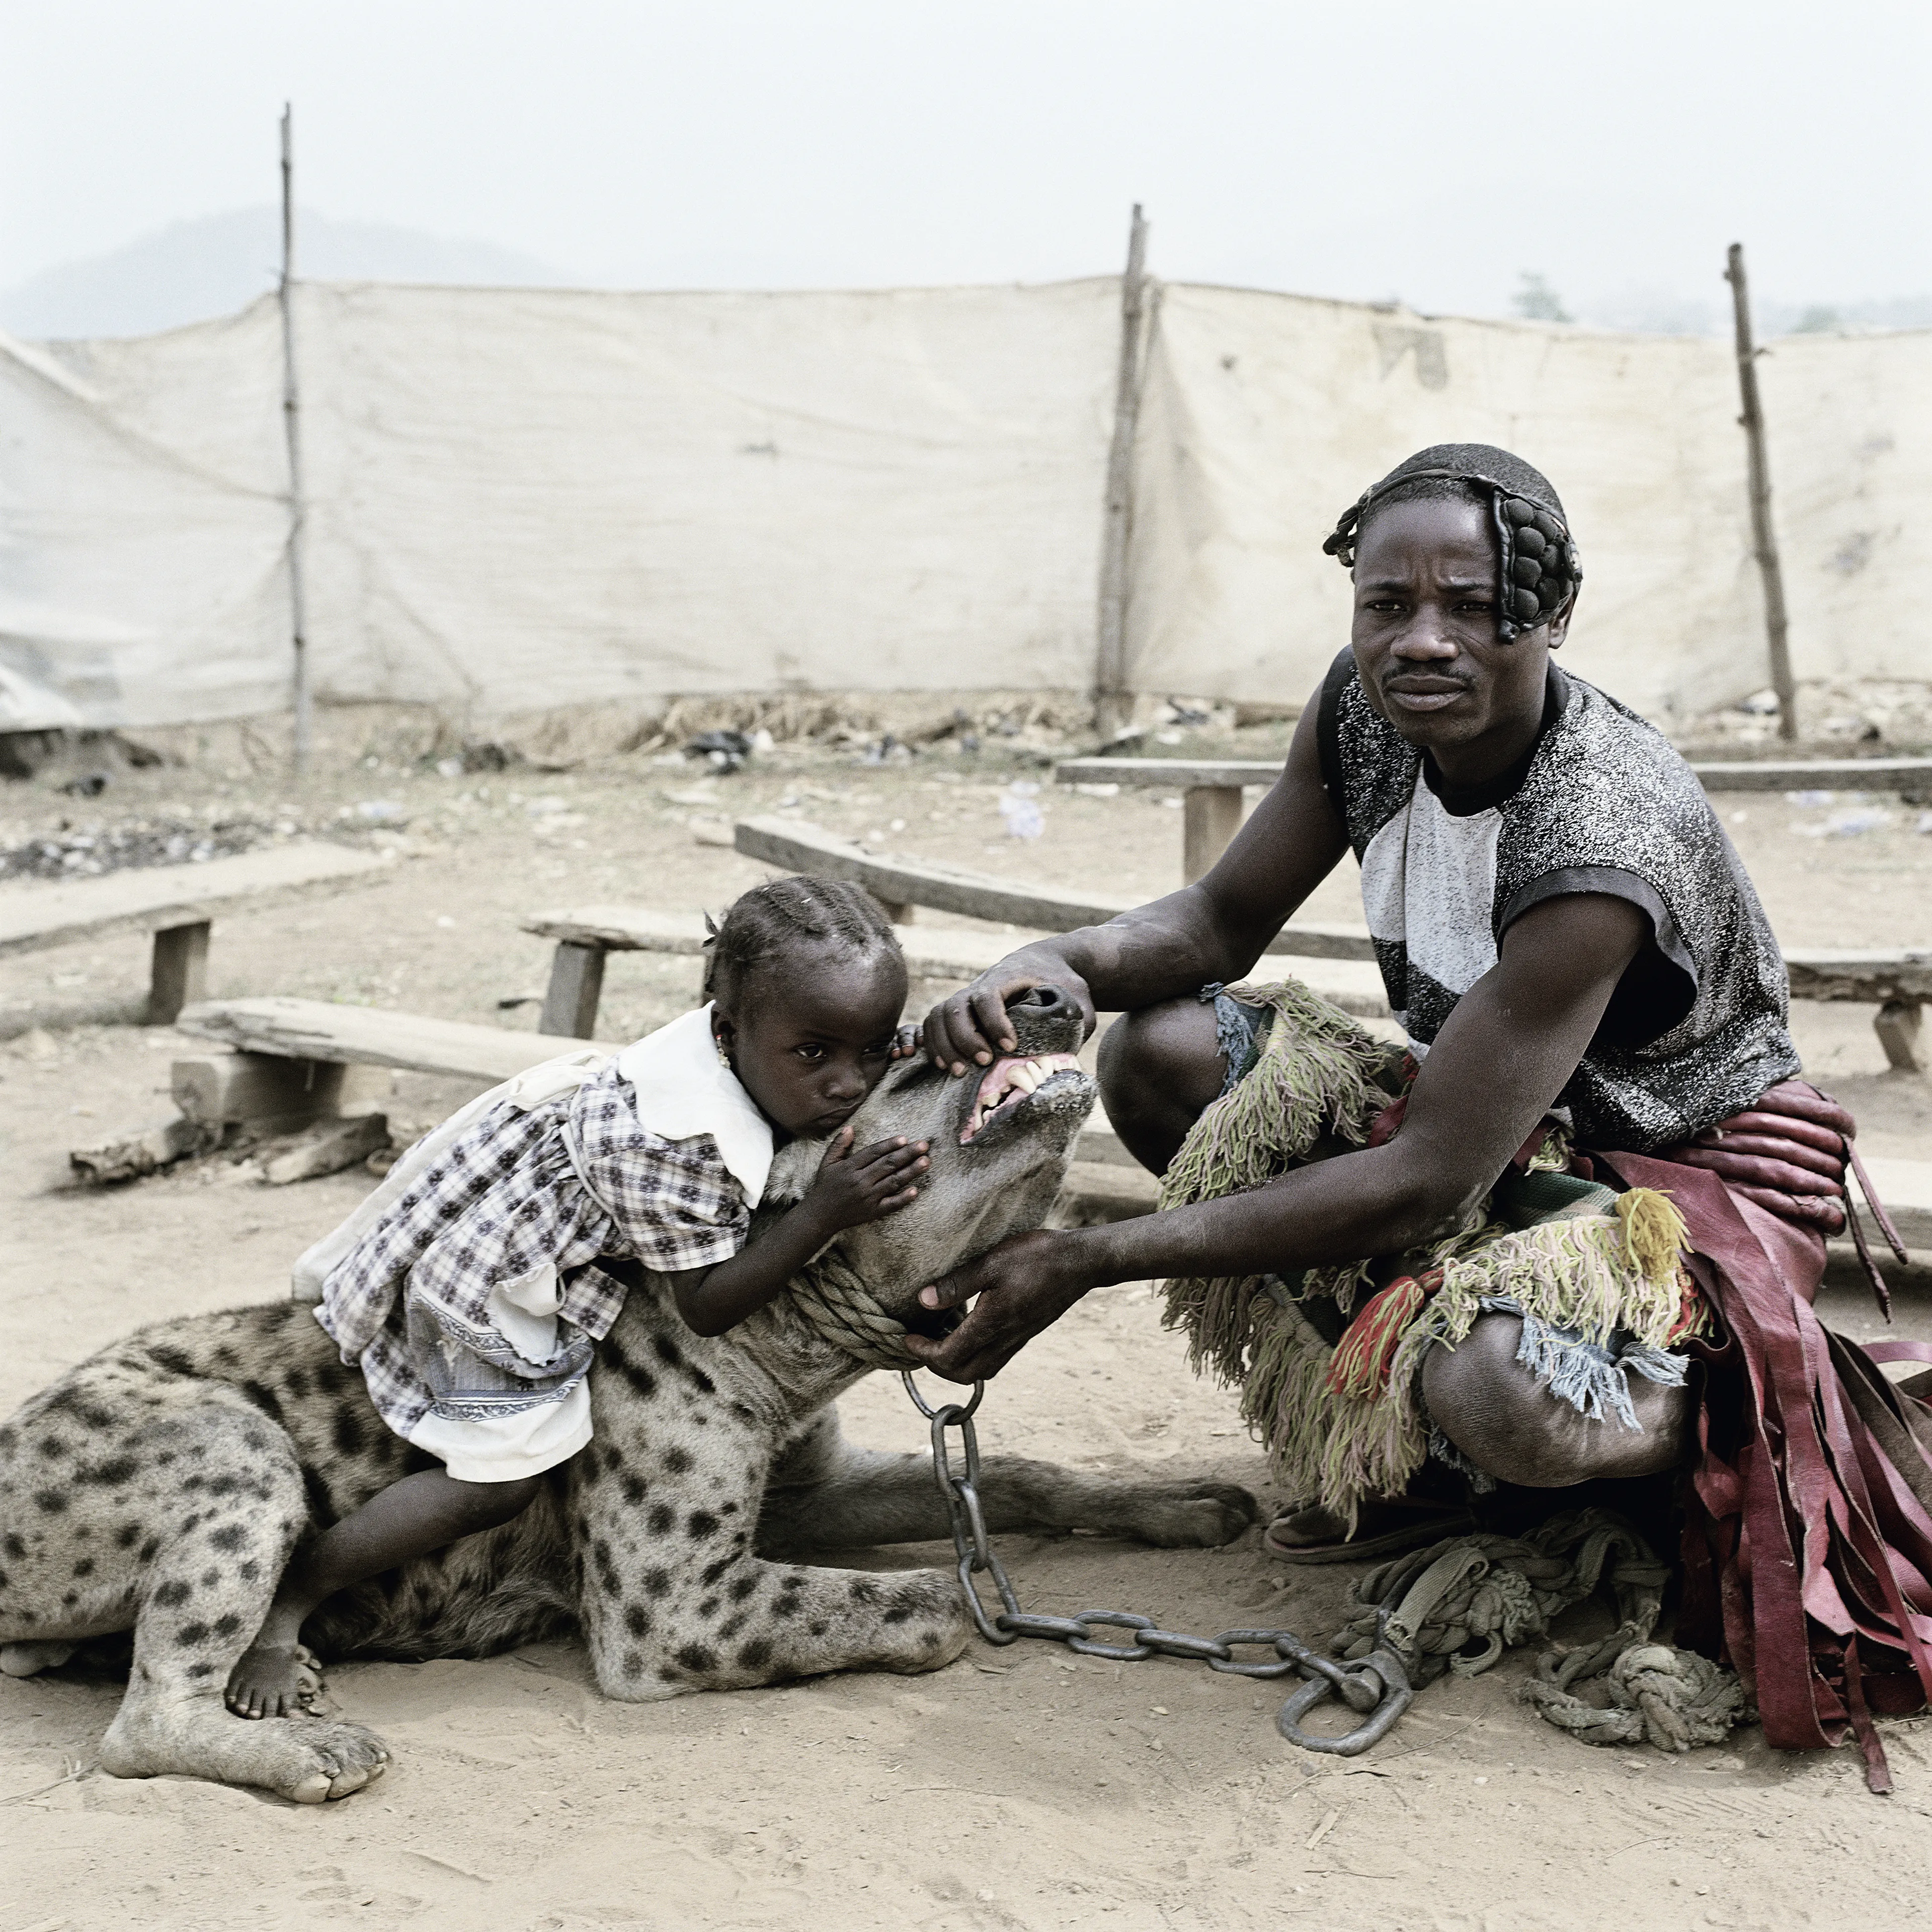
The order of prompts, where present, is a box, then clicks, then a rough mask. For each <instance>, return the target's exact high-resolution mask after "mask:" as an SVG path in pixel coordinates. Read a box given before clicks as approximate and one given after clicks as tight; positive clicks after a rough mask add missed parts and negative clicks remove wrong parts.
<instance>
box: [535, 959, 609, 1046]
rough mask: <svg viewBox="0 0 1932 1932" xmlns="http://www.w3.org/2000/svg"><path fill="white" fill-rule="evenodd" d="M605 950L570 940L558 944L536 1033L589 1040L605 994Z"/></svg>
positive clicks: (566, 1038) (595, 1027) (551, 964)
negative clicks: (599, 1004) (599, 1002)
mask: <svg viewBox="0 0 1932 1932" xmlns="http://www.w3.org/2000/svg"><path fill="white" fill-rule="evenodd" d="M606 950H607V949H606V948H604V947H601V946H595V945H589V946H586V945H585V944H583V943H582V942H581V941H577V940H573V939H565V940H560V941H558V943H557V949H556V956H555V957H554V958H553V959H552V960H551V962H550V985H549V987H548V988H547V990H546V991H545V992H544V1003H543V1017H542V1018H541V1019H540V1020H538V1022H537V1031H538V1033H543V1034H549V1035H550V1037H551V1038H553V1039H556V1038H557V1037H562V1038H563V1039H565V1040H588V1039H589V1037H591V1035H592V1034H594V1033H595V1031H597V1003H598V1001H599V1000H600V999H601V998H602V997H603V994H604V953H605V951H606Z"/></svg>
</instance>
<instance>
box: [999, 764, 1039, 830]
mask: <svg viewBox="0 0 1932 1932" xmlns="http://www.w3.org/2000/svg"><path fill="white" fill-rule="evenodd" d="M1000 816H1001V818H1002V819H1004V820H1005V821H1006V827H1007V837H1008V838H1038V837H1039V836H1040V834H1041V833H1042V832H1044V831H1045V830H1046V815H1045V814H1043V812H1042V811H1041V810H1040V787H1039V786H1038V785H1037V784H1030V783H1028V781H1026V780H1025V779H1023V778H1016V779H1015V780H1014V781H1013V783H1012V784H1010V785H1008V786H1007V788H1006V790H1004V791H1003V792H1001V794H1000Z"/></svg>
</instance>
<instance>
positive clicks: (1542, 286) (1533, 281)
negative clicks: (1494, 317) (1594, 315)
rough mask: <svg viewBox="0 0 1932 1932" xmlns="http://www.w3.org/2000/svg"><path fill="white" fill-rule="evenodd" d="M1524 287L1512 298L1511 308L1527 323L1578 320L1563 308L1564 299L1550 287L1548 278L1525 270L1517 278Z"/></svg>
mask: <svg viewBox="0 0 1932 1932" xmlns="http://www.w3.org/2000/svg"><path fill="white" fill-rule="evenodd" d="M1517 279H1518V280H1519V281H1520V282H1521V283H1522V284H1523V286H1522V287H1520V288H1519V289H1518V290H1517V292H1516V293H1515V294H1514V295H1513V296H1511V298H1510V306H1511V308H1514V310H1515V311H1516V312H1517V314H1518V315H1520V316H1521V317H1523V320H1524V321H1526V322H1574V321H1575V320H1577V318H1576V317H1574V315H1572V314H1571V313H1570V311H1568V309H1567V308H1565V307H1564V306H1563V299H1562V296H1559V294H1558V293H1556V290H1554V289H1553V288H1552V287H1550V282H1549V279H1548V278H1547V277H1546V276H1543V275H1532V274H1531V272H1529V269H1524V270H1523V273H1522V275H1520V276H1519V277H1518V278H1517Z"/></svg>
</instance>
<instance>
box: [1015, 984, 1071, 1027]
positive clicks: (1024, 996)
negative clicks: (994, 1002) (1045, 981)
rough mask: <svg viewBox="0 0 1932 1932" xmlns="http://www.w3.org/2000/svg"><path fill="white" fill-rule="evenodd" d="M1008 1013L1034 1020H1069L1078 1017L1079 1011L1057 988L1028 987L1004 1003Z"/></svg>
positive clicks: (1067, 996)
mask: <svg viewBox="0 0 1932 1932" xmlns="http://www.w3.org/2000/svg"><path fill="white" fill-rule="evenodd" d="M1007 1012H1008V1013H1018V1014H1025V1016H1026V1017H1027V1018H1028V1019H1034V1020H1070V1019H1079V1017H1080V1009H1079V1007H1078V1006H1077V1005H1076V1004H1075V1003H1074V1001H1073V999H1072V998H1071V997H1070V995H1067V994H1066V993H1064V992H1061V989H1059V988H1058V986H1029V987H1028V989H1026V991H1025V992H1024V993H1019V994H1016V995H1014V997H1013V998H1012V999H1010V1000H1009V1001H1007Z"/></svg>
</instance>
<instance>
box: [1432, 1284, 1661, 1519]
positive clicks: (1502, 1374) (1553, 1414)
mask: <svg viewBox="0 0 1932 1932" xmlns="http://www.w3.org/2000/svg"><path fill="white" fill-rule="evenodd" d="M1522 1336H1523V1322H1522V1319H1521V1318H1520V1316H1514V1315H1485V1316H1482V1317H1481V1318H1480V1319H1478V1322H1477V1323H1476V1325H1475V1328H1473V1329H1472V1331H1470V1334H1469V1337H1468V1339H1467V1340H1465V1341H1463V1343H1460V1344H1459V1345H1458V1346H1457V1347H1455V1348H1454V1349H1448V1348H1443V1347H1437V1348H1435V1349H1431V1350H1430V1352H1429V1355H1428V1356H1427V1358H1426V1360H1425V1361H1424V1364H1423V1370H1422V1394H1423V1400H1424V1402H1425V1403H1427V1406H1428V1409H1429V1413H1430V1417H1431V1418H1432V1419H1433V1421H1434V1422H1435V1424H1436V1427H1437V1428H1439V1429H1440V1430H1442V1433H1443V1434H1444V1435H1445V1436H1448V1439H1449V1440H1450V1441H1451V1442H1453V1443H1454V1445H1456V1447H1457V1448H1458V1449H1459V1450H1460V1451H1462V1453H1463V1454H1464V1455H1465V1456H1466V1457H1468V1458H1469V1460H1470V1461H1471V1462H1472V1463H1474V1464H1475V1466H1476V1467H1477V1468H1478V1469H1481V1470H1483V1471H1484V1472H1487V1474H1488V1475H1492V1476H1494V1477H1495V1478H1496V1479H1497V1480H1498V1481H1500V1482H1505V1483H1516V1484H1521V1485H1522V1486H1523V1487H1525V1488H1526V1489H1540V1490H1551V1489H1567V1488H1568V1487H1571V1485H1572V1484H1577V1483H1583V1482H1588V1481H1590V1480H1592V1478H1596V1477H1602V1476H1619V1477H1622V1476H1649V1475H1657V1474H1658V1473H1659V1472H1661V1471H1663V1470H1666V1469H1674V1468H1675V1467H1676V1466H1677V1464H1678V1463H1680V1462H1681V1461H1682V1460H1683V1457H1684V1454H1685V1445H1686V1444H1687V1442H1688V1438H1689V1422H1690V1415H1691V1392H1690V1391H1689V1390H1688V1389H1686V1388H1669V1387H1667V1386H1664V1385H1661V1384H1659V1383H1656V1382H1649V1381H1647V1380H1646V1379H1644V1378H1643V1377H1641V1376H1633V1377H1632V1378H1631V1406H1632V1407H1633V1408H1634V1409H1635V1411H1636V1412H1637V1421H1638V1424H1639V1425H1640V1426H1639V1427H1637V1429H1634V1430H1632V1429H1627V1428H1625V1427H1624V1426H1623V1425H1622V1424H1621V1423H1619V1422H1617V1421H1614V1420H1606V1421H1601V1422H1598V1421H1592V1420H1591V1419H1590V1418H1589V1417H1588V1416H1586V1415H1582V1414H1580V1412H1578V1411H1577V1409H1574V1408H1573V1407H1572V1406H1571V1405H1570V1403H1568V1402H1566V1401H1565V1400H1563V1398H1562V1397H1560V1396H1556V1395H1553V1394H1551V1393H1550V1391H1549V1390H1548V1389H1547V1388H1545V1387H1544V1385H1542V1384H1541V1382H1538V1380H1537V1379H1536V1376H1535V1372H1534V1371H1533V1370H1530V1369H1529V1368H1526V1367H1524V1365H1523V1364H1522V1363H1520V1362H1519V1361H1517V1358H1516V1355H1517V1347H1518V1345H1519V1344H1520V1341H1521V1340H1522Z"/></svg>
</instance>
